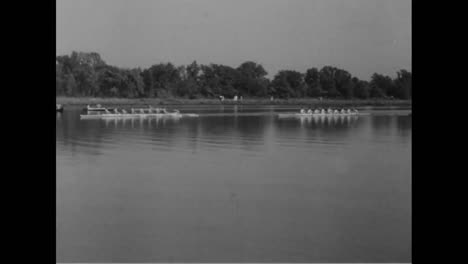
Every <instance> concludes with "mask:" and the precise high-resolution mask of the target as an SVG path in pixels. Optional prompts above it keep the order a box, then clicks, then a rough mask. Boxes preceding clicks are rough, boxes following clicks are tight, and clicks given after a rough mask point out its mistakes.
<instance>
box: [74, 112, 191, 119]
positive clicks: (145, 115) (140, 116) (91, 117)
mask: <svg viewBox="0 0 468 264" xmlns="http://www.w3.org/2000/svg"><path fill="white" fill-rule="evenodd" d="M147 117H170V118H180V117H198V114H181V113H169V114H164V113H160V114H156V113H153V114H100V115H80V118H81V119H105V118H147Z"/></svg>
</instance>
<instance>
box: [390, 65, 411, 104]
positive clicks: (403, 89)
mask: <svg viewBox="0 0 468 264" xmlns="http://www.w3.org/2000/svg"><path fill="white" fill-rule="evenodd" d="M394 86H395V88H394V93H393V96H394V97H397V98H402V99H410V98H411V93H412V90H411V88H412V75H411V72H408V71H406V70H400V71H398V72H397V78H396V79H395V85H394Z"/></svg>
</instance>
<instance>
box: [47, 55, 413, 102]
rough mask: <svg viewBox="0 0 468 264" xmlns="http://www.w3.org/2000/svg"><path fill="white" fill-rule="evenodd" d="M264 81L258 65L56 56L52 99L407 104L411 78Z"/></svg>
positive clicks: (339, 73)
mask: <svg viewBox="0 0 468 264" xmlns="http://www.w3.org/2000/svg"><path fill="white" fill-rule="evenodd" d="M266 76H267V72H266V71H265V69H264V68H263V66H262V65H260V64H258V63H256V62H253V61H247V62H244V63H242V64H241V65H240V66H239V67H237V68H233V67H230V66H226V65H221V64H209V65H203V64H198V63H197V62H196V61H194V62H192V63H191V64H189V65H183V66H175V65H173V64H172V63H160V64H155V65H152V66H151V67H149V68H148V69H141V68H132V69H125V68H119V67H115V66H111V65H108V64H107V63H106V62H105V61H104V60H102V58H101V56H100V55H99V54H98V53H95V52H91V53H85V52H72V53H71V55H64V56H57V57H56V95H63V96H93V97H125V98H138V97H160V98H167V97H183V98H190V99H194V98H217V97H218V96H220V95H222V96H225V97H233V96H235V95H238V96H243V97H269V96H273V97H275V98H304V97H324V98H343V99H352V98H359V99H368V98H398V99H411V88H412V75H411V72H409V71H406V70H399V71H398V72H397V77H396V78H394V79H392V78H391V77H389V76H385V75H382V74H378V73H374V74H373V75H372V77H371V80H370V81H365V80H360V79H358V78H357V77H355V76H352V75H351V74H350V73H349V72H347V71H345V70H342V69H339V68H336V67H333V66H324V67H323V68H321V69H318V68H310V69H307V71H306V72H305V73H301V72H297V71H293V70H281V71H279V72H278V73H277V74H276V75H275V76H274V77H273V79H272V80H270V79H268V78H267V77H266Z"/></svg>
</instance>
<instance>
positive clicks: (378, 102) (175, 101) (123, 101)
mask: <svg viewBox="0 0 468 264" xmlns="http://www.w3.org/2000/svg"><path fill="white" fill-rule="evenodd" d="M55 100H56V103H57V104H63V105H77V106H86V105H88V104H89V105H94V104H102V105H104V106H108V105H112V106H119V105H122V106H125V105H141V106H144V105H153V106H155V105H220V104H224V105H230V104H241V105H304V106H411V100H390V99H366V100H360V99H356V100H344V99H323V100H319V99H315V98H300V99H275V100H273V101H271V100H270V99H266V98H251V99H249V98H248V99H244V100H242V101H237V102H234V101H232V100H229V99H227V100H225V101H223V102H221V101H219V100H217V99H184V98H167V99H161V98H136V99H129V98H93V97H56V99H55Z"/></svg>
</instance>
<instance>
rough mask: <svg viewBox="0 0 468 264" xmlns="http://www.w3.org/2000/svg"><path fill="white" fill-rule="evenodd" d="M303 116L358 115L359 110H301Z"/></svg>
mask: <svg viewBox="0 0 468 264" xmlns="http://www.w3.org/2000/svg"><path fill="white" fill-rule="evenodd" d="M300 113H301V114H310V115H311V114H322V115H323V114H329V115H332V114H336V115H338V114H358V113H359V112H358V110H357V109H355V108H353V109H349V108H348V109H344V108H343V109H341V110H338V109H331V108H328V109H327V110H325V109H323V108H321V109H315V110H312V109H309V110H307V111H306V110H305V109H301V111H300Z"/></svg>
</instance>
